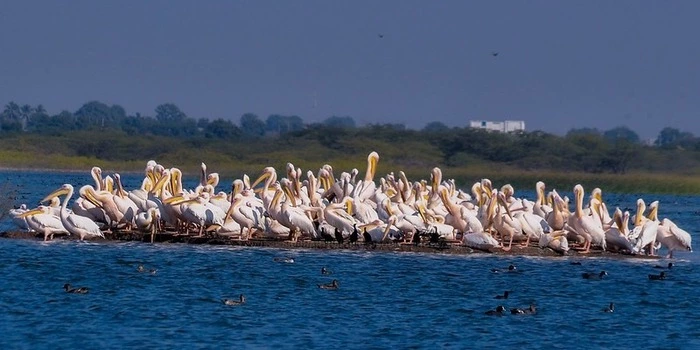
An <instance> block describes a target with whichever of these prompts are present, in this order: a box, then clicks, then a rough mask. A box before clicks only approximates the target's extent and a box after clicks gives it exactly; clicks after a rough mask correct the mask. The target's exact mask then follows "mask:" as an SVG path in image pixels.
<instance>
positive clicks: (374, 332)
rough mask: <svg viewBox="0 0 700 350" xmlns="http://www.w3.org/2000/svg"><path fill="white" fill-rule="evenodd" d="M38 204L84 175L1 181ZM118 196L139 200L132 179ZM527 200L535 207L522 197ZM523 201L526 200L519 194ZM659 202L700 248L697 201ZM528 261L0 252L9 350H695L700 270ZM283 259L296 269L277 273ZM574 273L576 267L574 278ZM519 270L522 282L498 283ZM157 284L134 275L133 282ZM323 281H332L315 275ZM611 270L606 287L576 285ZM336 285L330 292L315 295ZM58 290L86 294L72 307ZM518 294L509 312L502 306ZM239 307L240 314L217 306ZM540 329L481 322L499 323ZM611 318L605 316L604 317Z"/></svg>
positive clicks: (302, 253) (58, 247)
mask: <svg viewBox="0 0 700 350" xmlns="http://www.w3.org/2000/svg"><path fill="white" fill-rule="evenodd" d="M3 178H4V179H5V181H14V182H13V184H15V185H16V186H18V192H19V193H20V194H19V198H18V200H20V201H24V202H27V203H35V202H36V201H38V200H39V199H41V198H42V197H43V196H44V195H45V194H47V193H48V192H50V191H52V190H54V189H56V188H58V187H59V186H60V185H61V184H62V183H64V182H70V183H72V184H74V185H82V184H86V183H90V178H89V176H88V175H87V172H86V173H85V174H41V173H22V174H20V175H18V173H14V172H4V173H0V181H2V179H3ZM125 180H126V181H125V183H128V184H134V185H127V187H129V188H133V186H135V184H137V183H138V182H139V180H138V176H128V178H127V179H125ZM529 193H531V192H529ZM521 195H525V196H528V197H529V198H531V196H529V195H528V192H523V194H521ZM640 196H641V197H642V198H644V199H645V200H646V201H647V202H650V201H652V200H656V199H658V200H660V202H661V206H660V216H661V217H666V216H667V217H669V218H671V219H673V220H674V221H675V222H676V223H677V224H679V225H680V226H681V227H684V228H685V229H686V230H688V231H689V232H691V234H692V235H693V238H694V240H696V242H697V239H698V235H697V228H698V227H699V225H700V222H699V221H700V218H699V217H698V215H697V214H696V211H697V210H698V204H700V198H698V197H694V196H680V197H672V196H645V195H643V194H642V195H633V196H627V195H625V196H622V195H619V196H614V195H612V194H606V193H604V198H605V199H606V202H608V205H612V206H615V205H620V206H621V207H623V208H624V207H625V206H629V207H634V201H635V200H636V198H637V197H640ZM696 254H697V253H682V254H678V255H677V258H676V259H675V260H674V262H675V264H676V266H675V267H674V268H673V269H672V270H670V271H668V273H669V278H668V279H667V280H665V281H650V280H649V279H648V278H647V275H648V274H651V273H658V272H660V271H661V270H659V269H655V268H653V266H654V265H657V264H663V265H665V264H666V262H667V260H660V261H648V260H640V259H625V260H618V259H604V258H583V259H576V258H569V257H561V258H527V257H493V256H488V255H470V256H444V255H431V254H416V253H387V252H361V251H360V252H358V251H346V252H344V251H313V250H281V249H269V248H242V247H222V246H192V245H184V244H156V245H151V244H147V243H134V242H130V243H122V242H106V241H101V242H94V241H93V242H78V241H63V240H56V241H53V242H41V241H31V240H14V239H0V276H2V278H3V283H2V288H1V289H0V331H1V332H2V336H1V337H0V346H2V347H3V348H19V349H22V348H26V349H37V348H51V349H67V348H149V349H165V348H175V347H177V348H294V349H299V348H321V347H324V348H326V347H330V348H333V347H337V348H431V349H432V348H454V349H464V348H516V347H517V348H556V349H572V348H606V349H628V348H633V347H634V348H656V349H671V348H683V349H689V348H700V329H699V328H697V324H698V322H699V321H700V306H699V305H698V303H697V300H698V297H697V291H698V290H700V289H699V287H700V259H698V257H697V255H696ZM275 257H292V258H294V263H283V262H277V261H275V259H274V258H275ZM572 261H580V262H581V263H582V264H581V265H571V262H572ZM510 263H513V264H515V265H516V266H517V267H518V270H517V271H518V272H516V273H492V272H491V271H490V270H491V269H492V268H505V267H507V266H508V264H510ZM140 264H143V265H144V266H146V268H155V269H157V272H156V274H149V273H140V272H138V271H137V266H138V265H140ZM321 267H327V268H328V269H330V270H331V271H332V272H333V273H332V275H329V276H326V275H321V273H320V269H321ZM600 270H606V271H607V272H608V273H609V276H607V278H606V279H604V280H600V281H596V280H584V279H583V278H582V277H581V273H583V272H598V271H600ZM333 278H335V279H338V281H339V282H340V288H339V289H338V290H336V291H329V290H322V289H319V288H318V287H317V284H321V283H328V282H330V281H331V280H332V279H333ZM64 283H71V284H72V285H74V286H86V287H89V289H90V292H89V293H88V294H85V295H77V294H68V293H65V292H64V291H63V289H62V287H63V284H64ZM505 290H511V291H513V293H511V294H510V298H509V299H507V300H497V299H494V296H495V295H498V294H502V293H503V291H505ZM241 293H242V294H245V295H246V298H247V302H246V304H244V305H242V306H226V305H223V303H221V299H222V298H237V297H238V295H239V294H241ZM533 302H534V303H535V304H536V305H537V308H538V313H537V314H536V315H520V316H516V315H510V314H508V315H505V316H502V317H496V316H487V315H485V314H484V312H485V311H487V310H490V309H493V308H495V307H496V306H497V305H499V304H502V305H504V306H506V307H507V308H512V307H521V308H525V307H527V306H528V305H529V304H530V303H533ZM610 302H614V303H615V307H616V308H615V312H614V313H604V312H602V311H601V309H602V308H604V307H605V306H607V305H608V304H609V303H610Z"/></svg>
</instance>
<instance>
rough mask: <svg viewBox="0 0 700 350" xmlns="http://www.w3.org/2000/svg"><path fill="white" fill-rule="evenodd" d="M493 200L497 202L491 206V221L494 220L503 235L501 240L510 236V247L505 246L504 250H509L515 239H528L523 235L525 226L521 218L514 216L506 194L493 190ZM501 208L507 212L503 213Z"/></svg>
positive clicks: (496, 227) (495, 226) (494, 225)
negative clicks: (523, 226)
mask: <svg viewBox="0 0 700 350" xmlns="http://www.w3.org/2000/svg"><path fill="white" fill-rule="evenodd" d="M491 201H492V202H495V203H496V204H495V205H494V206H490V207H491V215H490V216H491V218H492V219H491V222H493V227H494V228H495V229H496V231H498V233H499V234H500V235H501V240H502V241H503V240H505V238H506V237H508V238H509V241H508V247H507V248H506V247H503V250H504V251H509V250H511V249H512V247H513V239H515V238H518V239H519V240H522V239H527V238H526V237H524V236H523V228H522V224H521V223H520V220H518V219H516V218H514V217H513V215H512V214H511V212H510V208H509V207H508V203H506V199H505V196H504V195H503V194H502V193H500V192H498V191H496V190H494V191H492V195H491ZM501 208H503V210H504V211H505V213H501Z"/></svg>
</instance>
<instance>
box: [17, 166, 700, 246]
mask: <svg viewBox="0 0 700 350" xmlns="http://www.w3.org/2000/svg"><path fill="white" fill-rule="evenodd" d="M378 163H379V154H377V152H371V153H370V154H369V155H368V156H367V167H366V169H365V172H364V176H363V177H359V178H358V175H359V174H361V172H360V171H359V170H358V169H351V170H350V171H348V172H345V171H344V172H341V173H340V174H339V175H336V173H335V170H334V169H333V167H332V166H331V165H329V164H325V165H323V166H322V167H320V168H319V169H318V171H317V172H314V171H312V170H307V171H306V173H304V172H303V171H302V169H301V168H297V167H295V166H294V165H293V164H292V163H287V165H286V167H285V169H284V172H283V173H282V175H281V177H279V178H278V173H277V170H276V169H275V168H273V167H266V168H264V169H263V170H262V172H261V174H260V175H259V176H258V178H257V179H256V180H255V181H253V183H252V184H251V182H250V178H249V177H248V176H247V175H244V176H243V177H242V178H241V179H236V180H234V181H233V183H232V184H231V187H230V192H226V191H223V190H219V191H218V192H217V186H218V185H219V174H218V173H209V174H208V173H207V167H206V165H205V164H204V163H202V164H201V176H200V181H199V184H198V185H197V186H196V187H195V188H194V189H186V188H184V187H183V185H182V172H181V171H180V170H179V169H178V168H174V167H171V168H166V167H165V166H163V165H161V164H158V163H157V162H156V161H153V160H151V161H149V162H148V163H147V164H146V168H145V176H144V179H143V181H142V182H141V186H140V188H137V189H133V190H130V191H129V190H127V189H125V188H124V186H123V184H122V183H121V178H120V176H119V174H112V176H106V177H104V178H103V177H102V170H101V169H100V168H98V167H93V168H92V169H91V171H90V174H91V177H92V178H93V180H94V184H92V185H83V186H81V187H79V190H78V194H79V197H78V198H77V199H76V200H75V201H74V202H73V205H72V206H71V208H70V209H69V208H68V203H69V201H70V200H71V197H72V196H73V194H74V187H73V185H71V184H63V185H62V186H60V187H59V188H58V189H56V190H55V191H54V192H53V193H51V194H49V195H47V196H46V197H45V198H44V199H43V201H42V203H46V204H48V205H47V206H43V205H42V206H39V207H37V208H34V209H28V208H26V206H23V207H21V208H20V209H19V210H13V211H12V212H11V213H10V214H11V216H12V217H13V219H14V220H13V222H15V223H16V224H17V226H18V228H19V229H22V230H29V231H36V232H37V233H40V234H43V237H44V239H45V240H48V239H52V238H53V236H54V235H61V234H68V235H77V236H78V237H79V238H80V239H81V240H82V239H86V238H87V239H94V238H104V232H107V231H111V230H140V231H142V232H144V233H150V234H151V241H153V236H154V235H155V234H156V232H164V231H166V232H172V233H177V234H183V235H195V236H221V237H229V238H231V239H239V240H248V239H263V238H264V239H280V240H292V241H297V240H337V241H338V242H356V241H358V240H359V241H360V242H362V240H365V243H383V242H394V243H399V244H416V242H421V241H423V242H430V243H438V242H439V243H441V244H456V245H464V246H468V247H471V248H475V249H482V250H490V249H502V250H512V249H513V248H514V247H515V248H516V249H518V248H521V247H526V246H529V245H530V244H531V242H532V244H533V245H535V246H538V247H540V248H546V247H548V248H550V249H553V250H555V251H557V252H560V253H566V252H567V251H569V249H577V250H578V251H579V253H583V254H585V253H589V252H591V250H592V249H594V250H598V251H606V250H608V251H613V252H620V253H624V254H648V255H653V254H655V251H656V250H657V249H659V248H660V247H664V248H665V249H666V250H667V251H668V253H669V255H670V256H671V255H672V254H673V252H674V251H681V250H687V251H692V248H691V236H690V234H688V232H686V231H685V230H683V229H681V228H680V227H678V226H677V225H676V224H675V223H673V221H671V220H670V219H668V218H663V219H661V220H660V219H659V216H658V213H659V203H658V201H656V202H653V203H651V204H650V205H649V209H650V210H649V211H648V212H647V213H645V212H646V209H647V206H646V204H645V202H644V200H643V199H641V198H640V199H639V200H638V201H637V212H636V213H635V214H634V216H633V217H632V220H631V221H632V226H631V227H630V226H629V225H630V213H629V212H627V211H625V212H623V211H622V210H620V209H619V208H616V209H614V210H613V215H612V216H611V215H610V212H609V211H608V208H607V206H606V204H605V202H604V200H603V196H602V191H601V190H600V189H599V188H595V189H593V190H591V192H590V199H589V200H588V201H587V203H584V199H585V192H584V188H583V186H582V185H580V184H577V185H575V186H574V188H573V193H574V199H575V200H574V203H573V208H570V205H569V200H568V198H566V197H564V198H562V197H560V195H559V194H558V193H557V191H556V190H552V191H550V192H549V193H546V191H545V184H544V183H543V182H542V181H539V182H537V184H536V185H535V193H536V195H537V198H535V199H534V200H528V199H526V198H518V197H516V196H515V189H514V188H513V186H511V185H510V184H505V185H503V186H502V187H501V188H500V189H497V188H495V186H494V185H493V184H492V182H491V181H490V180H489V179H482V180H481V181H478V182H476V183H474V184H473V185H472V187H471V191H470V192H471V194H469V193H465V192H463V191H462V190H461V189H459V188H457V186H456V185H455V181H454V180H443V178H442V171H441V170H440V168H437V167H435V168H433V169H432V170H431V171H430V178H429V180H417V181H414V182H411V181H410V180H409V179H408V178H407V177H406V175H405V174H404V172H402V171H400V172H398V173H393V172H392V173H389V174H387V175H385V176H384V177H381V178H376V171H377V165H378ZM304 174H305V176H306V178H305V179H303V176H304ZM60 196H65V197H64V198H63V200H62V201H60ZM584 204H585V205H584ZM421 237H423V240H421Z"/></svg>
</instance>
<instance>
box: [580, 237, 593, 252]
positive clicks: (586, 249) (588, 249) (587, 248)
mask: <svg viewBox="0 0 700 350" xmlns="http://www.w3.org/2000/svg"><path fill="white" fill-rule="evenodd" d="M590 252H591V241H590V240H589V239H586V242H585V243H584V244H583V251H582V252H581V253H580V254H588V253H590Z"/></svg>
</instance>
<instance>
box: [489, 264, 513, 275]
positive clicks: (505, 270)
mask: <svg viewBox="0 0 700 350" xmlns="http://www.w3.org/2000/svg"><path fill="white" fill-rule="evenodd" d="M517 270H518V268H517V267H516V266H515V265H513V264H510V265H508V269H491V272H493V273H499V272H514V271H517Z"/></svg>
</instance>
